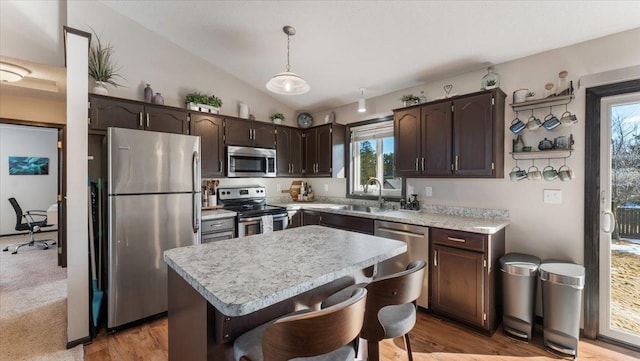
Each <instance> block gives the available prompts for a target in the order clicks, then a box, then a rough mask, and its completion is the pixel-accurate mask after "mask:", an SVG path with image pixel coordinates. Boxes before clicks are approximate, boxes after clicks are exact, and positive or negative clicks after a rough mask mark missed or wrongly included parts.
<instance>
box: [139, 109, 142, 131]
mask: <svg viewBox="0 0 640 361" xmlns="http://www.w3.org/2000/svg"><path fill="white" fill-rule="evenodd" d="M138 115H139V117H138V128H142V112H140V113H138Z"/></svg>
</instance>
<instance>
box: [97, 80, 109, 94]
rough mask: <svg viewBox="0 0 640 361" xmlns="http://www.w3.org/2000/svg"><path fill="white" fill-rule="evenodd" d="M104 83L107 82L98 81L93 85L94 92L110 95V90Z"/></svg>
mask: <svg viewBox="0 0 640 361" xmlns="http://www.w3.org/2000/svg"><path fill="white" fill-rule="evenodd" d="M104 85H105V84H104V82H103V81H96V85H95V86H94V87H93V93H94V94H100V95H109V91H108V90H107V87H105V86H104Z"/></svg>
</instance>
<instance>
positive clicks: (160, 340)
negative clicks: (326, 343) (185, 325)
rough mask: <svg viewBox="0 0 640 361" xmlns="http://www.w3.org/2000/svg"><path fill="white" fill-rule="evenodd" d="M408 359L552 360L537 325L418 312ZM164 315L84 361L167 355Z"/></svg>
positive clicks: (587, 355) (389, 351) (602, 350)
mask: <svg viewBox="0 0 640 361" xmlns="http://www.w3.org/2000/svg"><path fill="white" fill-rule="evenodd" d="M410 338H411V347H412V349H413V357H414V360H416V361H419V360H424V361H427V360H429V361H430V360H438V361H441V360H463V361H471V360H492V361H493V360H495V361H498V360H500V361H501V360H521V359H524V358H526V359H527V361H539V360H558V359H562V358H561V357H558V356H556V355H553V354H550V353H548V352H546V351H545V350H544V348H543V347H542V341H543V340H542V331H541V329H540V330H537V332H535V334H534V338H533V341H532V342H531V343H529V344H526V343H523V342H519V341H515V340H512V339H510V338H508V337H507V336H505V335H504V334H503V332H502V329H501V328H498V331H496V333H495V334H494V335H493V336H492V337H488V336H486V335H483V334H481V333H477V332H475V331H472V330H470V329H468V328H466V327H465V326H462V325H459V324H456V323H453V322H450V321H447V320H443V319H440V318H437V317H434V316H432V315H429V314H427V313H424V312H418V322H417V324H416V327H415V328H414V329H413V331H412V332H411V333H410ZM167 345H168V343H167V318H166V317H165V318H161V319H158V320H155V321H152V322H149V323H146V324H143V325H141V326H138V327H133V328H129V329H126V330H122V331H119V332H116V333H114V334H111V335H108V334H107V333H106V332H105V331H104V330H102V331H101V332H100V334H99V335H98V337H97V338H96V339H95V340H94V341H93V343H92V344H90V345H86V346H85V349H84V352H85V360H86V361H108V360H114V361H115V360H118V361H129V360H145V361H146V360H151V361H156V360H167V354H168V352H167ZM380 359H381V360H385V361H405V360H407V355H406V352H405V350H404V342H403V340H402V338H398V339H394V340H385V341H384V342H382V343H381V345H380ZM579 359H580V360H598V361H602V360H621V361H625V360H629V361H631V360H638V359H640V353H638V352H633V351H630V350H627V349H624V348H621V347H618V346H614V345H610V344H607V343H604V342H601V341H590V340H581V341H580V346H579Z"/></svg>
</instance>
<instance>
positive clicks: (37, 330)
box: [0, 232, 84, 361]
mask: <svg viewBox="0 0 640 361" xmlns="http://www.w3.org/2000/svg"><path fill="white" fill-rule="evenodd" d="M27 237H28V236H27V235H23V236H12V237H2V238H0V249H4V247H6V246H7V245H10V244H14V243H17V242H21V241H23V240H26V239H27ZM56 237H57V234H56V233H55V232H48V233H43V234H38V235H37V237H36V239H48V238H54V239H55V238H56ZM12 251H13V247H11V248H10V249H9V251H8V252H0V361H5V360H6V361H9V360H11V361H14V360H30V361H45V360H69V361H80V360H83V359H84V350H83V347H82V345H79V346H76V347H74V348H72V349H70V350H67V349H66V343H67V340H66V334H67V270H66V268H61V267H58V265H57V259H58V257H57V252H58V249H57V247H56V246H53V247H51V248H49V249H48V250H42V249H41V248H40V247H28V246H26V247H22V248H20V250H19V251H18V254H15V255H12V254H11V252H12Z"/></svg>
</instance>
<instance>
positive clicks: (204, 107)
mask: <svg viewBox="0 0 640 361" xmlns="http://www.w3.org/2000/svg"><path fill="white" fill-rule="evenodd" d="M184 102H185V104H186V105H187V108H189V109H192V110H198V111H202V112H206V113H216V114H218V113H219V112H220V107H221V106H222V100H221V99H220V98H218V97H217V96H215V95H213V94H212V95H206V94H202V93H200V92H193V93H189V94H187V95H186V97H185V100H184Z"/></svg>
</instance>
